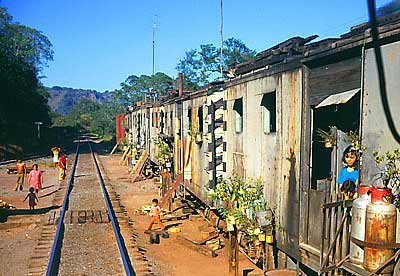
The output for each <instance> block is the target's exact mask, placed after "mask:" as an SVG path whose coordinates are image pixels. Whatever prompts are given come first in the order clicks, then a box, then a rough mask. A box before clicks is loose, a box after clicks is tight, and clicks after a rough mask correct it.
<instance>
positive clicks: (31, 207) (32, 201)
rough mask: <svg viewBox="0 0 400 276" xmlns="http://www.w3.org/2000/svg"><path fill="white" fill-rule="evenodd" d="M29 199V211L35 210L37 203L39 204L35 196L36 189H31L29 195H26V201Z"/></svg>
mask: <svg viewBox="0 0 400 276" xmlns="http://www.w3.org/2000/svg"><path fill="white" fill-rule="evenodd" d="M27 198H29V210H35V205H36V202H39V199H38V197H37V196H36V194H35V189H34V188H33V187H30V188H29V193H28V194H27V195H26V197H25V199H24V201H23V202H25V200H26V199H27Z"/></svg>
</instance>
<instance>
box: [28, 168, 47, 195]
mask: <svg viewBox="0 0 400 276" xmlns="http://www.w3.org/2000/svg"><path fill="white" fill-rule="evenodd" d="M28 184H29V187H30V188H33V189H34V190H35V192H36V194H37V193H38V192H39V189H41V188H42V184H43V172H42V171H39V170H38V165H37V164H33V165H32V170H31V172H30V173H29V175H28Z"/></svg>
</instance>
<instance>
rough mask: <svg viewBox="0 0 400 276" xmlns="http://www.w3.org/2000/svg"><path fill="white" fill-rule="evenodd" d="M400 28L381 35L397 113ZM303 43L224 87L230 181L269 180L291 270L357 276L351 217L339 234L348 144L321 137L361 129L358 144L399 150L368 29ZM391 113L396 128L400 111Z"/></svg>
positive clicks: (385, 26) (273, 54)
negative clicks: (341, 173) (329, 143)
mask: <svg viewBox="0 0 400 276" xmlns="http://www.w3.org/2000/svg"><path fill="white" fill-rule="evenodd" d="M398 22H399V18H398V17H397V16H393V15H392V16H390V17H386V18H384V19H382V20H381V22H380V24H381V26H380V28H379V31H380V43H381V45H382V46H381V47H382V50H383V57H384V60H385V69H386V72H387V73H386V74H387V82H388V85H387V86H388V97H389V99H390V100H389V102H391V106H392V110H393V106H397V105H398V104H399V97H398V95H397V94H396V88H398V78H397V77H395V76H397V75H398V74H397V75H396V72H397V71H398V64H399V63H398V62H397V61H398V58H399V49H398V47H399V46H398V42H397V41H398V40H399V31H400V25H399V24H398ZM307 42H308V40H307V39H302V38H293V39H290V40H288V41H285V42H283V43H281V44H279V45H277V46H276V47H273V48H271V49H269V50H266V51H264V52H262V53H260V54H258V55H257V57H256V58H255V60H254V61H253V62H251V63H246V64H243V65H240V66H238V67H237V68H236V72H235V73H236V77H235V78H233V79H232V80H230V81H227V83H226V91H225V100H226V101H227V112H226V115H227V116H226V121H227V133H226V141H227V153H226V155H227V157H226V160H227V174H228V175H232V173H233V172H234V173H236V174H238V175H239V176H241V177H243V178H246V177H259V176H261V177H262V178H263V179H264V181H265V189H264V191H265V195H266V197H267V199H268V200H269V202H270V204H271V205H272V206H274V207H275V208H276V214H277V224H278V225H279V226H280V229H279V231H277V248H278V249H279V251H281V252H283V253H285V254H286V256H287V257H288V259H287V261H288V264H289V266H290V264H292V265H293V262H291V261H290V260H292V261H294V262H298V263H299V265H306V266H307V267H308V268H311V269H312V270H314V271H316V272H320V273H322V272H329V271H333V270H334V269H346V270H348V271H351V273H356V272H355V270H354V266H351V264H349V262H340V261H341V260H343V259H344V258H345V257H346V253H348V249H349V242H350V240H349V235H348V234H349V233H348V231H349V229H350V227H351V225H350V222H349V220H346V225H344V226H342V227H339V226H340V225H341V224H340V222H341V220H343V218H344V217H345V216H346V215H347V213H346V212H345V207H344V206H345V205H344V203H343V202H341V201H337V199H338V196H337V194H338V191H337V184H336V178H337V174H338V170H339V169H340V167H341V154H342V152H343V150H344V148H345V147H347V146H348V145H349V144H348V142H346V141H344V139H340V140H339V141H338V143H336V144H335V145H334V146H333V147H332V148H325V147H324V145H323V143H321V141H320V139H321V138H319V137H318V135H317V133H318V130H326V131H328V130H330V129H332V131H334V132H335V134H336V135H337V137H339V138H343V137H344V135H345V133H346V132H347V133H348V132H349V131H353V132H358V133H359V134H360V137H361V142H362V144H364V145H366V146H367V147H371V146H372V148H373V149H378V150H379V149H380V150H384V149H393V148H394V147H396V146H397V147H398V143H397V142H396V141H395V140H394V139H393V137H392V135H391V133H390V131H389V129H388V126H387V123H386V120H385V115H384V112H383V108H382V105H381V100H380V97H379V93H378V91H379V87H378V79H377V74H376V66H375V62H374V56H373V50H372V49H370V48H371V37H370V32H369V30H368V26H367V25H366V24H362V25H360V26H356V27H354V28H352V30H351V31H350V32H349V33H347V34H345V35H343V36H341V38H339V39H327V40H323V41H319V42H318V43H308V44H307ZM396 103H397V104H396ZM392 113H393V118H395V121H396V122H397V124H398V120H396V118H398V115H399V113H398V110H393V111H392ZM375 115H376V116H375ZM397 128H399V126H397ZM378 137H379V139H378ZM364 159H365V160H364V163H363V164H364V165H363V167H362V168H361V180H362V181H364V182H366V183H368V184H372V183H371V177H372V176H373V175H376V169H374V167H375V165H374V163H373V162H372V161H371V160H368V158H364ZM285 262H286V260H284V261H283V263H285ZM338 263H339V264H340V267H338V265H336V264H338ZM283 265H285V264H283ZM349 267H351V268H349ZM357 269H358V271H362V270H363V269H362V268H361V269H360V268H356V270H357Z"/></svg>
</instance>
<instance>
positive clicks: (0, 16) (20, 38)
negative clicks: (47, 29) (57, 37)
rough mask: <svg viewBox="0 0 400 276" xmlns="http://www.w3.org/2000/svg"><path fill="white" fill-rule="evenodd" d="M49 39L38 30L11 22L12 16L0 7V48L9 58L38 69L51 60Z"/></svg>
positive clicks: (51, 53)
mask: <svg viewBox="0 0 400 276" xmlns="http://www.w3.org/2000/svg"><path fill="white" fill-rule="evenodd" d="M51 47H52V44H51V42H50V40H49V39H48V38H47V37H46V36H45V35H43V34H42V33H41V32H40V31H38V30H35V29H33V28H30V27H27V26H24V25H20V24H18V23H12V16H11V15H9V14H8V13H7V10H6V9H5V8H3V7H0V48H1V50H2V53H3V54H5V55H6V56H7V57H8V58H9V59H14V60H19V61H23V62H25V63H26V64H28V65H31V66H33V67H34V68H35V69H36V70H39V71H40V69H41V68H42V66H44V65H45V64H46V62H47V61H50V60H53V50H52V48H51Z"/></svg>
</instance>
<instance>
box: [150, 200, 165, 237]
mask: <svg viewBox="0 0 400 276" xmlns="http://www.w3.org/2000/svg"><path fill="white" fill-rule="evenodd" d="M151 205H152V206H151V212H150V216H151V220H150V225H149V227H148V228H147V230H151V228H152V227H153V224H154V222H157V224H158V225H159V226H160V228H161V229H162V230H163V229H164V225H163V224H162V222H161V220H160V213H161V207H160V206H159V205H158V199H157V198H154V199H153V200H152V201H151Z"/></svg>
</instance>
